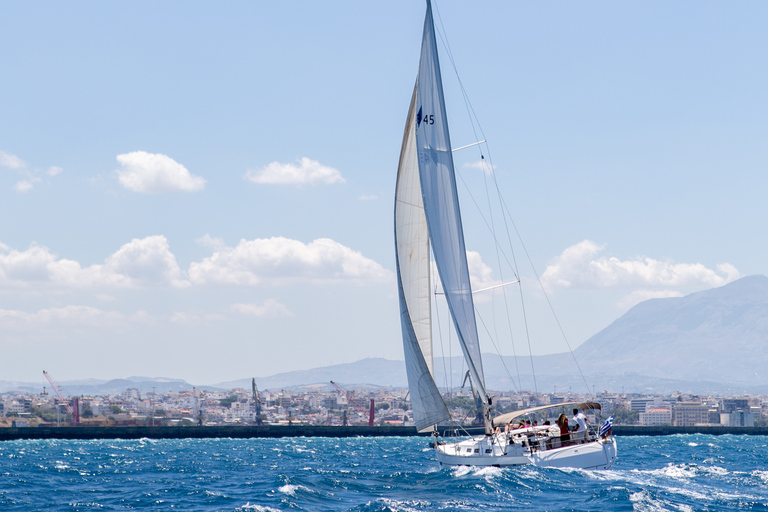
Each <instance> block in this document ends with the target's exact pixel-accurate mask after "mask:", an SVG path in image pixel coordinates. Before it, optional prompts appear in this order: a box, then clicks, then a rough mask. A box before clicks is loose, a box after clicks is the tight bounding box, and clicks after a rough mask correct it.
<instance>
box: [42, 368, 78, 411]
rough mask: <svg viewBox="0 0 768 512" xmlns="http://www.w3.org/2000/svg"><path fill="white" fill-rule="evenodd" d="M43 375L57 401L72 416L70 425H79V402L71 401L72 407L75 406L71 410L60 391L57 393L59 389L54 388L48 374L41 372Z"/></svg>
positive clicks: (76, 400) (54, 385)
mask: <svg viewBox="0 0 768 512" xmlns="http://www.w3.org/2000/svg"><path fill="white" fill-rule="evenodd" d="M43 375H45V378H46V379H48V382H50V383H51V387H52V388H53V390H54V391H55V392H56V395H57V396H58V397H59V400H60V401H61V402H62V403H63V404H64V405H65V406H66V408H67V411H69V414H71V415H72V423H74V424H78V423H80V400H78V399H77V398H75V399H74V400H73V405H74V406H75V407H74V408H72V406H70V405H69V402H68V401H67V400H65V399H64V396H63V395H62V394H61V391H59V388H58V387H56V384H55V383H54V382H53V379H52V378H51V376H50V375H48V372H47V371H45V370H43Z"/></svg>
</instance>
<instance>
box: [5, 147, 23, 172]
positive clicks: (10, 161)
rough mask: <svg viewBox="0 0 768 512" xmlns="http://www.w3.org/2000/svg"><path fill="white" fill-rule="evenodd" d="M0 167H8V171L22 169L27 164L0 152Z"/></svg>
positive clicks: (13, 156) (14, 156)
mask: <svg viewBox="0 0 768 512" xmlns="http://www.w3.org/2000/svg"><path fill="white" fill-rule="evenodd" d="M0 166H3V167H8V168H9V169H23V168H24V167H26V166H27V164H25V163H24V160H22V159H21V158H19V157H17V156H16V155H12V154H10V153H6V152H5V151H0Z"/></svg>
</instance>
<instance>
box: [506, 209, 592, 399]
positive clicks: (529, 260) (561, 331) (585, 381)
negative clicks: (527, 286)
mask: <svg viewBox="0 0 768 512" xmlns="http://www.w3.org/2000/svg"><path fill="white" fill-rule="evenodd" d="M501 201H502V205H503V208H504V211H506V214H507V215H508V216H509V221H510V222H511V223H512V227H513V228H514V230H515V233H516V234H517V239H518V240H519V241H520V245H521V246H522V248H523V252H525V256H526V257H527V258H528V263H529V264H530V265H531V269H532V270H533V274H534V275H535V276H536V281H537V282H538V283H539V287H540V288H541V292H542V293H543V294H544V298H545V299H546V300H547V305H548V306H549V310H550V311H551V312H552V316H553V317H554V319H555V323H556V324H557V328H558V329H559V330H560V334H561V335H562V336H563V340H565V344H566V346H567V347H568V351H569V352H570V353H571V357H572V358H573V362H574V363H575V364H576V369H577V370H578V371H579V375H580V376H581V380H582V382H584V386H585V387H586V388H587V395H589V396H591V395H592V394H591V393H590V392H589V384H587V379H586V378H585V377H584V373H583V372H582V371H581V366H579V361H578V360H577V359H576V354H574V353H573V349H572V348H571V343H570V342H569V341H568V336H566V335H565V330H564V329H563V326H562V324H561V323H560V319H559V318H558V316H557V313H556V312H555V308H554V306H552V302H551V301H550V300H549V295H548V294H547V291H546V289H545V288H544V284H543V283H542V282H541V277H539V273H538V272H537V271H536V267H535V266H534V264H533V260H532V259H531V255H530V254H529V253H528V249H527V248H526V247H525V243H523V238H522V236H521V235H520V231H519V230H518V229H517V224H515V220H514V219H513V218H512V214H511V213H510V212H509V207H508V206H507V204H506V203H505V202H504V199H503V198H501ZM520 294H521V296H522V287H521V288H520Z"/></svg>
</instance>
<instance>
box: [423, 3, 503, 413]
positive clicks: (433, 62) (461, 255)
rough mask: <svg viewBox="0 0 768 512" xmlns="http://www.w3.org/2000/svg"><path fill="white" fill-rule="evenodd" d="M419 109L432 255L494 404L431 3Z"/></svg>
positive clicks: (469, 355) (473, 365) (462, 339)
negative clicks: (479, 327) (483, 357)
mask: <svg viewBox="0 0 768 512" xmlns="http://www.w3.org/2000/svg"><path fill="white" fill-rule="evenodd" d="M415 108H416V119H415V125H416V147H417V151H418V161H419V176H420V182H421V192H422V197H423V201H424V206H425V212H426V217H427V226H428V228H429V239H430V241H431V243H432V254H433V255H434V258H435V265H436V266H437V271H438V274H439V275H440V281H441V283H442V285H443V291H444V293H445V299H446V301H447V303H448V308H449V310H450V312H451V316H452V318H453V322H454V325H455V327H456V332H457V334H458V337H459V343H460V345H461V348H462V351H463V353H464V358H465V359H466V361H467V365H468V367H469V371H470V375H471V376H472V380H473V381H474V383H475V385H476V386H477V388H478V390H479V392H480V394H481V397H482V399H483V402H484V403H485V404H488V396H487V393H486V391H485V378H484V375H483V363H482V360H481V357H480V342H479V338H478V335H477V323H476V320H475V308H474V303H473V300H472V290H471V287H470V283H469V269H468V267H467V253H466V249H465V246H464V232H463V228H462V224H461V213H460V211H459V198H458V192H457V190H456V177H455V174H454V167H453V155H452V154H451V141H450V136H449V133H448V121H447V119H446V115H445V101H444V99H443V84H442V79H441V77H440V63H439V61H438V56H437V43H436V40H435V29H434V24H433V21H432V6H431V4H430V2H429V1H427V15H426V19H425V20H424V35H423V38H422V43H421V59H420V61H419V75H418V79H417V84H416V105H415Z"/></svg>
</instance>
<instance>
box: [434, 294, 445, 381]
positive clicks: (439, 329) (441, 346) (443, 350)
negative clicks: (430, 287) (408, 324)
mask: <svg viewBox="0 0 768 512" xmlns="http://www.w3.org/2000/svg"><path fill="white" fill-rule="evenodd" d="M435 290H437V287H435ZM435 316H436V317H437V333H438V337H439V338H440V352H441V353H442V354H443V375H444V378H443V381H444V382H445V385H446V387H447V386H448V374H447V372H446V371H445V348H444V347H443V329H442V327H440V311H439V308H438V307H437V301H435ZM433 367H434V364H433ZM433 378H434V375H433Z"/></svg>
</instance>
